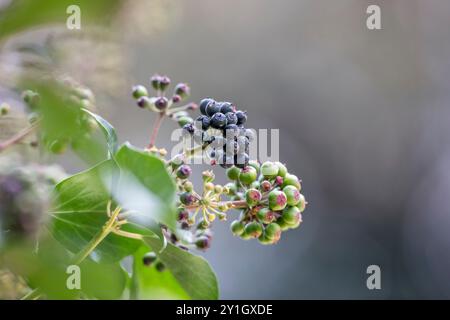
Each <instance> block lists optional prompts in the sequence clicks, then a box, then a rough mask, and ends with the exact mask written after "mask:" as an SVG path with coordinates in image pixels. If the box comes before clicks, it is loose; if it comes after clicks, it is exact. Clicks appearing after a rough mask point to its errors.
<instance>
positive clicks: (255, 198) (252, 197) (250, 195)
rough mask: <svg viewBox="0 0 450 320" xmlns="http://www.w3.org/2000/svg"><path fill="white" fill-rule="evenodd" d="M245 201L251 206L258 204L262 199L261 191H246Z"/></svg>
mask: <svg viewBox="0 0 450 320" xmlns="http://www.w3.org/2000/svg"><path fill="white" fill-rule="evenodd" d="M245 201H246V202H247V204H248V206H249V207H254V206H256V205H257V204H258V203H259V201H261V192H259V191H258V190H256V189H248V190H247V191H246V192H245Z"/></svg>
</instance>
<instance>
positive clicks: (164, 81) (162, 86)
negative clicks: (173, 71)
mask: <svg viewBox="0 0 450 320" xmlns="http://www.w3.org/2000/svg"><path fill="white" fill-rule="evenodd" d="M169 85H170V78H169V77H168V76H162V77H161V78H160V81H159V88H160V89H161V90H162V91H164V90H166V89H167V87H168V86H169Z"/></svg>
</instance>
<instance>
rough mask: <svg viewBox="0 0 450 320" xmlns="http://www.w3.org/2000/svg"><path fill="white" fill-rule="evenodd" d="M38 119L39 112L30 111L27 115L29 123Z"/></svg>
mask: <svg viewBox="0 0 450 320" xmlns="http://www.w3.org/2000/svg"><path fill="white" fill-rule="evenodd" d="M38 120H39V113H37V112H31V113H30V114H29V115H28V122H29V123H30V124H33V123H36V121H38Z"/></svg>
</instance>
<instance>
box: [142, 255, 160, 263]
mask: <svg viewBox="0 0 450 320" xmlns="http://www.w3.org/2000/svg"><path fill="white" fill-rule="evenodd" d="M156 259H158V257H157V256H156V254H155V253H154V252H147V253H146V254H145V255H144V257H143V258H142V262H143V263H144V265H146V266H150V265H151V264H152V263H153V262H155V261H156Z"/></svg>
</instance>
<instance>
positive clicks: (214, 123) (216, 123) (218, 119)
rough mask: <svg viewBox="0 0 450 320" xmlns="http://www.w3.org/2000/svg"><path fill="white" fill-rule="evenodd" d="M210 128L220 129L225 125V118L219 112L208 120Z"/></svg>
mask: <svg viewBox="0 0 450 320" xmlns="http://www.w3.org/2000/svg"><path fill="white" fill-rule="evenodd" d="M210 124H211V127H213V128H216V129H222V128H224V127H225V126H226V125H227V117H225V115H224V114H223V113H221V112H217V113H215V114H214V115H213V116H212V117H211V120H210Z"/></svg>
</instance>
